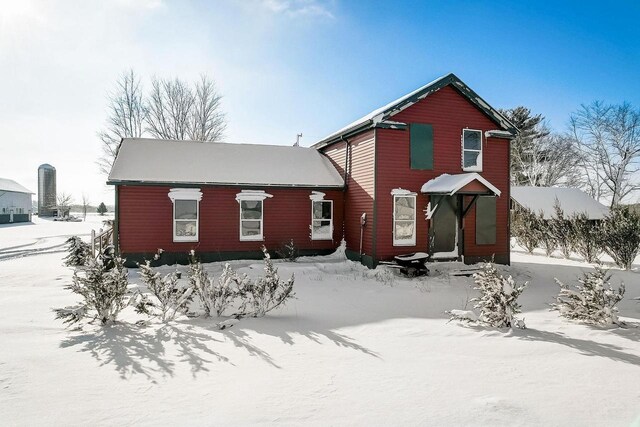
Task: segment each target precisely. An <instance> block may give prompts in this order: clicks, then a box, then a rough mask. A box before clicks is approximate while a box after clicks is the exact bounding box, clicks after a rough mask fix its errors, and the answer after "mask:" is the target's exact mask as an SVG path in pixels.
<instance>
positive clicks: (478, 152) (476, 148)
mask: <svg viewBox="0 0 640 427" xmlns="http://www.w3.org/2000/svg"><path fill="white" fill-rule="evenodd" d="M462 170H465V171H470V172H481V171H482V131H480V130H474V129H463V130H462Z"/></svg>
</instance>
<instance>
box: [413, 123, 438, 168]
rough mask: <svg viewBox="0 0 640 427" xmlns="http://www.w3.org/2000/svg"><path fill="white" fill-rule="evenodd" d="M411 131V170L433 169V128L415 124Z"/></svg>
mask: <svg viewBox="0 0 640 427" xmlns="http://www.w3.org/2000/svg"><path fill="white" fill-rule="evenodd" d="M410 131H411V169H433V128H432V127H431V125H424V124H418V123H414V124H412V125H411V126H410Z"/></svg>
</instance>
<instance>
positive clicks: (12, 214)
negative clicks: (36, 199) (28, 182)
mask: <svg viewBox="0 0 640 427" xmlns="http://www.w3.org/2000/svg"><path fill="white" fill-rule="evenodd" d="M32 195H33V192H32V191H30V190H27V189H26V188H25V187H23V186H22V185H20V184H18V183H17V182H15V181H13V180H11V179H6V178H0V224H8V223H13V222H29V221H31V213H32V203H31V196H32Z"/></svg>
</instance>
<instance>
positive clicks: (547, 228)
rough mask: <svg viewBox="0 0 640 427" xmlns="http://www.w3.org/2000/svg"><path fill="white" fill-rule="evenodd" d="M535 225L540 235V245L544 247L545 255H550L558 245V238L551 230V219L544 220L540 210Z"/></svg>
mask: <svg viewBox="0 0 640 427" xmlns="http://www.w3.org/2000/svg"><path fill="white" fill-rule="evenodd" d="M536 227H537V228H538V232H539V235H540V246H541V247H542V249H544V253H545V255H547V256H551V254H552V253H553V252H554V251H555V250H556V248H557V247H558V239H557V238H556V234H555V233H554V232H553V220H545V219H544V216H543V214H542V212H540V214H539V215H538V218H537V222H536Z"/></svg>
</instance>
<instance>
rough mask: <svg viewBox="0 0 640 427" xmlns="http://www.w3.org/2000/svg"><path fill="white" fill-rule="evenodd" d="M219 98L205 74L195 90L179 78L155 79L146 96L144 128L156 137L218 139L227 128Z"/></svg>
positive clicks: (210, 140) (197, 139)
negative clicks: (146, 112)
mask: <svg viewBox="0 0 640 427" xmlns="http://www.w3.org/2000/svg"><path fill="white" fill-rule="evenodd" d="M221 100H222V96H221V95H220V94H219V93H218V92H217V91H216V88H215V84H214V82H213V81H212V80H210V79H209V78H208V77H206V76H202V77H201V79H200V81H199V82H198V83H196V84H195V86H194V89H192V88H190V87H189V85H188V84H187V83H185V82H184V81H182V80H180V79H178V78H175V79H173V80H161V79H157V78H154V79H153V80H152V84H151V93H150V95H149V97H148V98H147V106H148V114H147V116H146V124H147V127H146V130H147V131H148V132H149V133H150V134H151V135H152V136H153V137H155V138H162V139H175V140H184V139H191V140H193V141H208V142H213V141H220V140H221V139H222V136H223V133H224V130H225V127H226V121H225V116H224V113H223V112H222V109H221Z"/></svg>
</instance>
